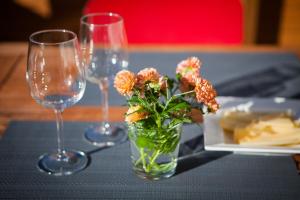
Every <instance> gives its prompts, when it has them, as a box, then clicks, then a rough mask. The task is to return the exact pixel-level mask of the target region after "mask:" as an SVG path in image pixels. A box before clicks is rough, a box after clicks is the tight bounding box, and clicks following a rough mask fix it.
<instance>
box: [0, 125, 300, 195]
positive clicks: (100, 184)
mask: <svg viewBox="0 0 300 200" xmlns="http://www.w3.org/2000/svg"><path fill="white" fill-rule="evenodd" d="M87 125H88V124H87V123H78V122H76V123H75V122H67V123H65V143H66V145H65V146H66V147H68V148H73V149H80V150H83V151H85V152H87V153H88V154H89V155H90V157H91V163H90V165H89V166H88V167H87V168H86V169H85V170H83V171H81V172H79V173H77V174H74V175H71V176H65V177H53V176H49V175H46V174H44V173H41V172H39V171H38V170H37V168H36V163H37V159H38V157H39V156H40V155H41V154H43V153H45V152H48V151H50V150H53V149H55V148H56V139H55V137H56V134H55V124H54V122H20V121H16V122H12V123H11V124H10V125H9V127H8V129H7V131H6V133H5V135H4V137H3V138H2V140H1V141H0V199H73V200H74V199H131V200H134V199H139V200H140V199H149V200H150V199H172V200H176V199H214V200H222V199H238V200H240V199H244V200H245V199H246V200H247V199H256V200H258V199H264V200H266V199H270V200H271V199H272V200H276V199H284V200H286V199H297V198H299V196H300V190H299V188H300V177H299V176H298V175H297V172H296V169H295V166H294V163H293V161H292V159H291V158H290V157H288V156H254V155H247V156H246V155H236V154H224V153H222V152H218V153H217V152H201V153H198V154H196V155H194V156H193V157H187V158H185V159H181V160H180V161H179V164H178V167H177V173H176V175H175V176H173V177H171V178H169V179H165V180H161V181H148V180H143V179H140V178H138V177H137V176H136V175H135V174H134V173H133V171H132V170H131V163H130V156H129V155H130V152H129V143H128V142H126V143H123V144H121V145H118V146H115V147H111V148H108V149H103V150H100V149H97V148H96V147H94V146H92V145H90V144H89V143H87V142H86V141H85V140H84V139H83V131H84V129H85V128H86V127H87ZM193 131H195V130H194V129H191V130H187V131H186V132H185V133H184V134H188V133H190V132H193Z"/></svg>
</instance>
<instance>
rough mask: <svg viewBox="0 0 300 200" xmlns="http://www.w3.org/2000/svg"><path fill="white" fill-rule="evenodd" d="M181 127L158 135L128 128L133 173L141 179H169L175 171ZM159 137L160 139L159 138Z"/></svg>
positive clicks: (157, 133) (131, 127)
mask: <svg viewBox="0 0 300 200" xmlns="http://www.w3.org/2000/svg"><path fill="white" fill-rule="evenodd" d="M181 127H182V126H181V125H180V126H178V127H176V128H175V129H173V130H171V131H169V132H168V133H167V135H169V136H170V137H167V138H166V137H165V135H166V134H160V133H159V131H157V132H151V133H147V130H143V129H138V128H136V127H134V126H132V125H131V126H129V129H128V130H129V132H128V133H129V138H130V147H131V161H132V165H133V170H134V172H135V173H136V174H137V175H138V176H139V177H141V178H144V179H149V180H159V179H164V178H169V177H171V176H172V175H173V174H174V173H175V170H176V166H177V159H178V151H179V141H180V135H181V130H182V128H181ZM160 135H161V137H160Z"/></svg>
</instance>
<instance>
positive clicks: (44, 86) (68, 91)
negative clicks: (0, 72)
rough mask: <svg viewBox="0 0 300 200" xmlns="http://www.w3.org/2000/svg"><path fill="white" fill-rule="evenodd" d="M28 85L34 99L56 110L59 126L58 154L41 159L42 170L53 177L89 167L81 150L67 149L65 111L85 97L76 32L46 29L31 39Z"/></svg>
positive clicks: (27, 75) (49, 154)
mask: <svg viewBox="0 0 300 200" xmlns="http://www.w3.org/2000/svg"><path fill="white" fill-rule="evenodd" d="M26 78H27V82H28V84H29V87H30V91H31V96H32V97H33V99H34V100H35V101H36V102H37V103H39V104H41V105H42V106H44V107H46V108H52V109H54V112H55V115H56V126H57V143H58V148H57V151H55V152H53V153H47V154H44V155H42V156H41V157H40V159H39V162H38V167H39V169H40V170H42V171H43V172H46V173H48V174H51V175H57V176H61V175H69V174H73V173H74V172H77V171H79V170H82V169H84V168H85V167H86V165H87V161H88V159H87V156H86V155H85V153H83V152H81V151H75V150H66V149H65V148H64V136H63V120H62V115H61V114H62V112H63V110H64V109H65V108H67V107H69V106H72V105H74V104H75V103H76V102H78V101H79V100H80V99H81V97H82V96H83V93H84V90H85V86H86V81H85V77H84V70H83V67H82V62H81V58H80V49H79V45H78V40H77V36H76V34H75V33H73V32H71V31H67V30H43V31H39V32H35V33H33V34H32V35H31V36H30V38H29V48H28V61H27V72H26Z"/></svg>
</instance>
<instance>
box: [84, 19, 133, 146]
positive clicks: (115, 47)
mask: <svg viewBox="0 0 300 200" xmlns="http://www.w3.org/2000/svg"><path fill="white" fill-rule="evenodd" d="M80 44H81V50H82V53H83V59H84V63H85V70H86V78H87V80H89V81H90V82H92V83H94V84H97V85H99V87H100V90H101V93H102V95H101V96H102V115H103V117H102V119H103V121H102V123H101V124H99V125H96V126H92V127H89V128H88V129H87V130H86V132H85V138H86V139H87V140H88V141H90V142H91V143H92V144H94V145H97V146H105V145H115V144H118V143H121V142H123V141H124V140H125V139H126V137H127V136H126V132H125V130H124V129H122V128H120V127H114V126H113V125H112V124H110V123H109V122H108V114H109V113H108V108H109V100H108V96H109V95H108V92H109V87H110V86H111V85H112V80H113V77H114V75H115V74H116V73H117V72H118V71H120V70H121V69H124V68H127V66H128V53H127V37H126V33H125V28H124V23H123V19H122V17H121V16H120V15H118V14H114V13H94V14H88V15H85V16H83V17H82V18H81V21H80Z"/></svg>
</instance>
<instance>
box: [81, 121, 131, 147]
mask: <svg viewBox="0 0 300 200" xmlns="http://www.w3.org/2000/svg"><path fill="white" fill-rule="evenodd" d="M84 137H85V139H86V140H87V141H88V142H90V143H92V144H93V145H95V146H99V147H105V146H114V145H116V144H120V143H123V142H125V141H126V140H127V132H126V131H125V128H123V127H119V126H110V131H109V132H101V126H92V127H89V128H88V129H87V130H86V131H85V133H84Z"/></svg>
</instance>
